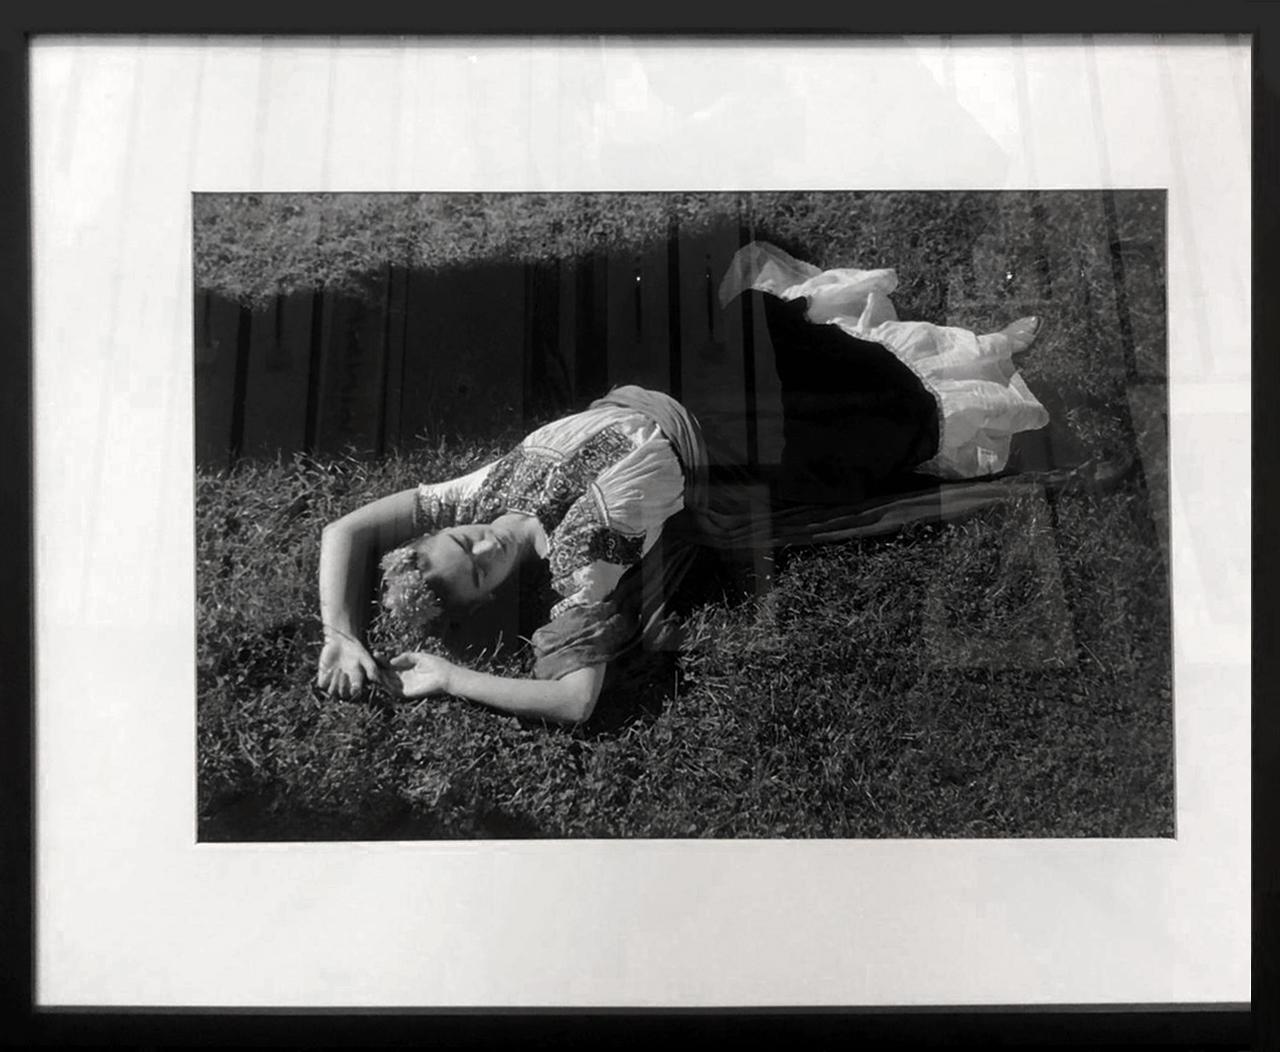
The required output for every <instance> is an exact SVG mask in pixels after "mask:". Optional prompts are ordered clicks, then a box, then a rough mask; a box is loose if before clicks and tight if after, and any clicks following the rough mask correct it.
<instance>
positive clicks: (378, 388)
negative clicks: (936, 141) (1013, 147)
mask: <svg viewBox="0 0 1280 1052" xmlns="http://www.w3.org/2000/svg"><path fill="white" fill-rule="evenodd" d="M192 207H193V228H192V236H193V261H194V283H195V299H194V303H195V316H194V319H193V325H194V354H195V363H194V370H195V371H194V378H195V433H194V440H195V463H196V479H195V484H196V495H195V496H196V500H195V547H196V605H197V609H196V632H197V638H196V657H197V668H196V671H197V714H196V719H197V734H196V760H197V765H198V772H197V776H198V794H197V803H198V809H199V813H198V838H199V840H201V841H206V842H212V841H221V842H236V841H328V840H423V839H428V840H444V839H460V838H461V839H512V838H545V839H560V838H620V837H625V838H1013V837H1036V838H1066V837H1102V838H1168V837H1172V836H1174V834H1175V826H1174V816H1175V784H1174V755H1173V743H1174V704H1175V701H1176V698H1175V697H1174V693H1173V689H1172V660H1171V643H1170V606H1171V596H1170V586H1169V580H1170V570H1169V530H1170V526H1169V492H1168V457H1169V450H1168V439H1167V433H1166V432H1167V373H1168V370H1167V366H1166V361H1167V348H1166V324H1167V322H1166V194H1165V192H1164V191H1163V190H1160V189H1151V190H1071V191H1065V190H1064V191H1026V192H1022V191H1009V190H1005V191H989V192H988V191H983V192H979V191H963V192H961V191H955V192H941V191H856V190H850V191H842V192H837V191H821V192H818V191H815V192H798V191H786V192H776V193H768V192H759V191H753V192H741V193H736V192H719V193H709V192H697V193H692V192H691V193H671V192H668V193H640V192H634V193H576V192H575V193H568V192H566V193H539V194H516V193H493V194H484V193H421V194H413V193H381V194H354V193H350V194H348V193H332V194H326V193H279V194H271V193H257V194H246V193H198V194H195V195H194V197H193V206H192Z"/></svg>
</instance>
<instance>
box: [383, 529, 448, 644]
mask: <svg viewBox="0 0 1280 1052" xmlns="http://www.w3.org/2000/svg"><path fill="white" fill-rule="evenodd" d="M380 565H381V567H382V595H383V603H384V606H385V607H386V609H387V611H388V612H389V613H390V614H391V615H392V616H393V617H395V618H396V619H397V620H399V621H402V622H404V623H406V624H409V625H413V626H414V627H416V628H425V627H426V626H427V625H429V624H430V623H431V622H432V621H435V620H436V619H437V618H438V617H440V615H441V614H442V613H444V601H443V599H442V598H441V596H440V593H439V592H438V591H436V589H435V587H434V586H433V585H432V584H431V583H430V582H429V581H428V580H427V575H426V573H425V572H424V571H423V570H422V568H421V567H420V566H419V565H418V553H417V552H416V551H414V549H413V548H411V547H404V548H394V549H392V550H391V551H389V552H387V554H386V555H384V556H383V557H382V562H381V564H380Z"/></svg>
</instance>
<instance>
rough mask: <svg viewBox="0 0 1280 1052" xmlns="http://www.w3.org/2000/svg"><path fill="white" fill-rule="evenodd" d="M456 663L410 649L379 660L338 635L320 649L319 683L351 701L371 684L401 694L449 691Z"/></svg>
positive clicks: (416, 695) (411, 695)
mask: <svg viewBox="0 0 1280 1052" xmlns="http://www.w3.org/2000/svg"><path fill="white" fill-rule="evenodd" d="M453 671H454V666H453V665H452V664H451V663H450V662H449V661H447V660H445V659H444V658H442V657H438V656H437V655H435V654H423V653H419V652H412V651H411V652H407V653H404V654H399V655H397V656H396V657H394V658H392V659H391V661H390V662H379V661H377V660H375V659H374V657H373V656H372V655H371V654H370V653H369V652H368V651H367V650H366V649H365V648H364V647H363V646H361V645H360V644H359V643H357V642H355V641H354V640H351V639H345V638H342V637H336V638H333V639H330V640H328V641H326V643H325V645H324V648H323V649H322V650H321V651H320V670H319V673H318V674H317V676H316V686H318V687H319V688H320V689H321V690H323V691H325V692H326V693H328V695H329V697H331V698H341V699H342V700H344V701H350V700H351V699H353V698H356V697H358V696H359V695H360V694H362V693H363V692H364V691H365V689H366V688H368V687H370V686H374V685H376V686H379V687H382V688H383V689H384V690H386V691H387V692H388V693H390V694H392V695H394V696H396V697H399V698H425V697H426V696H427V695H428V694H439V693H448V692H449V684H450V681H451V678H452V674H453Z"/></svg>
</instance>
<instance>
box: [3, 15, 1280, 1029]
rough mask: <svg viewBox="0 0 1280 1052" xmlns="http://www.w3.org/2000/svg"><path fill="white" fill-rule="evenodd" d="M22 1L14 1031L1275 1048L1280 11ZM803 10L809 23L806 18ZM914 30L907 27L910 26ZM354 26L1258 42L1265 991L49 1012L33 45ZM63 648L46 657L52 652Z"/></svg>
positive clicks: (1257, 984)
mask: <svg viewBox="0 0 1280 1052" xmlns="http://www.w3.org/2000/svg"><path fill="white" fill-rule="evenodd" d="M11 10H16V12H17V14H18V18H17V21H16V22H13V23H11V24H9V25H7V26H5V27H4V28H3V31H2V34H3V35H0V141H3V142H5V143H8V144H9V149H7V150H6V151H4V164H5V171H4V187H5V190H6V193H5V194H4V195H3V199H2V200H3V205H2V206H0V217H3V220H4V225H3V230H4V232H5V237H3V238H0V260H3V272H4V274H5V277H6V278H7V281H6V290H7V291H6V294H5V295H4V296H3V297H2V298H0V318H2V319H3V321H4V323H5V325H4V331H5V332H6V333H7V334H9V347H10V353H9V355H8V364H9V368H8V370H7V381H6V383H5V384H3V385H0V399H2V400H3V402H2V404H0V421H2V423H0V426H2V427H3V429H4V430H3V432H0V448H4V449H6V450H8V451H9V454H8V456H7V457H6V458H5V467H4V470H3V471H2V472H0V487H2V488H0V497H3V498H4V501H5V505H6V506H7V507H8V508H10V509H11V511H10V514H9V516H8V517H7V520H8V521H7V523H6V525H7V527H8V532H9V538H8V539H9V544H7V545H6V546H5V548H4V551H3V556H0V567H2V568H3V577H2V578H0V580H2V581H3V582H4V584H5V585H6V586H7V589H6V590H7V593H8V594H9V595H10V596H13V595H15V594H16V595H18V596H22V597H24V599H25V601H23V602H15V601H11V602H9V603H7V604H5V607H4V609H3V612H2V613H0V627H2V630H3V637H2V638H3V648H2V649H0V662H2V664H0V682H3V684H4V700H5V702H6V706H5V707H6V715H7V717H8V719H7V721H6V722H7V723H8V727H9V733H7V734H5V735H3V736H0V748H2V749H3V753H0V768H2V769H3V779H4V789H5V793H4V798H3V799H4V801H5V808H4V820H3V822H2V823H0V828H2V829H3V835H4V840H3V842H2V843H3V849H2V850H0V864H2V865H3V887H4V889H5V892H6V897H7V900H8V901H7V902H6V903H5V908H4V909H3V911H0V945H3V946H4V947H5V953H6V957H7V960H6V967H5V968H4V970H3V971H4V974H5V976H6V980H5V983H4V991H5V993H4V1002H5V1004H4V1009H5V1013H6V1015H7V1016H8V1017H9V1020H10V1023H9V1025H8V1029H9V1030H10V1033H11V1034H13V1036H15V1037H17V1038H19V1040H23V1041H26V1042H28V1043H33V1044H41V1045H44V1044H54V1045H56V1044H62V1043H68V1042H73V1041H74V1042H77V1043H79V1042H84V1041H88V1042H90V1043H112V1044H118V1043H128V1044H167V1043H171V1042H184V1043H185V1042H190V1043H208V1042H209V1041H210V1040H213V1041H216V1042H219V1043H222V1042H225V1043H228V1044H242V1043H248V1042H249V1041H250V1040H253V1041H255V1042H259V1043H266V1044H298V1043H303V1044H309V1043H312V1042H316V1043H319V1042H320V1041H323V1042H325V1043H330V1042H335V1041H336V1042H339V1043H345V1042H346V1041H351V1042H352V1043H356V1042H360V1043H364V1042H368V1041H370V1040H371V1039H372V1038H375V1036H382V1037H385V1038H388V1039H390V1040H392V1041H399V1040H419V1039H423V1038H427V1037H431V1038H435V1039H437V1040H449V1041H451V1042H459V1043H465V1044H471V1043H472V1042H473V1041H474V1042H475V1043H476V1044H477V1045H482V1044H487V1043H490V1042H496V1041H499V1040H517V1039H518V1040H522V1041H529V1040H532V1039H535V1038H537V1039H542V1040H547V1039H551V1038H552V1037H553V1036H555V1037H560V1036H568V1037H571V1038H579V1037H583V1036H588V1035H589V1036H591V1037H593V1038H595V1037H598V1036H601V1035H603V1034H606V1033H612V1034H622V1033H626V1034H627V1035H628V1036H633V1035H634V1036H637V1037H639V1038H640V1039H642V1040H643V1039H644V1038H646V1037H665V1036H668V1035H669V1034H671V1033H673V1032H675V1031H683V1032H685V1033H688V1034H690V1035H691V1036H699V1037H703V1038H721V1037H736V1036H740V1035H746V1034H750V1035H751V1036H755V1037H763V1038H765V1039H766V1040H768V1039H769V1038H777V1037H788V1038H791V1039H800V1040H804V1039H810V1040H822V1041H824V1042H825V1041H831V1040H835V1039H837V1038H838V1039H846V1040H847V1039H850V1038H854V1037H857V1038H859V1039H861V1040H870V1041H874V1042H876V1043H895V1044H925V1045H928V1044H941V1043H951V1042H953V1041H955V1040H957V1039H958V1040H965V1041H973V1042H975V1043H977V1042H982V1043H983V1044H993V1043H997V1042H998V1043H1002V1044H1006V1045H1014V1046H1022V1047H1026V1046H1032V1045H1048V1044H1053V1045H1054V1046H1059V1047H1060V1046H1063V1045H1066V1046H1069V1047H1070V1046H1075V1047H1099V1046H1100V1045H1109V1046H1123V1047H1129V1046H1132V1045H1142V1046H1145V1047H1151V1046H1160V1047H1171V1048H1173V1047H1178V1048H1240V1047H1245V1045H1246V1044H1248V1043H1250V1041H1252V1043H1253V1045H1254V1047H1259V1048H1265V1047H1276V1043H1277V1042H1278V1041H1280V1026H1278V1024H1277V1021H1276V1016H1275V1003H1276V996H1275V991H1277V990H1280V961H1278V958H1277V951H1276V931H1277V914H1278V913H1280V878H1278V877H1277V874H1278V873H1280V866H1277V864H1276V848H1275V845H1274V839H1273V838H1272V837H1268V836H1267V835H1266V832H1267V831H1268V830H1269V829H1272V828H1274V827H1275V817H1276V813H1277V808H1276V800H1277V775H1276V772H1277V769H1280V726H1277V723H1278V720H1277V715H1276V706H1275V705H1274V703H1273V698H1274V687H1273V686H1272V684H1274V683H1275V682H1276V676H1275V675H1274V674H1273V673H1274V672H1275V669H1274V663H1275V660H1276V659H1275V657H1274V656H1272V651H1273V649H1274V648H1271V647H1269V646H1268V645H1267V644H1268V642H1269V641H1270V640H1271V639H1272V638H1274V636H1275V631H1274V629H1275V624H1276V608H1275V607H1276V604H1275V600H1274V598H1272V596H1273V595H1274V589H1273V588H1269V587H1268V585H1269V584H1270V583H1271V582H1272V581H1274V579H1275V569H1276V565H1275V563H1276V555H1275V549H1274V545H1269V544H1267V543H1266V540H1267V539H1268V538H1269V537H1270V536H1271V534H1272V532H1273V531H1272V529H1271V528H1270V527H1271V526H1272V525H1273V524H1274V522H1275V508H1274V493H1275V485H1274V475H1275V463H1274V454H1273V453H1272V451H1273V450H1274V449H1276V448H1277V443H1276V439H1277V435H1276V434H1275V429H1276V427H1277V424H1276V415H1275V414H1274V413H1273V412H1269V411H1268V410H1269V409H1270V406H1269V401H1268V400H1267V399H1266V395H1267V394H1268V393H1270V392H1273V391H1275V390H1276V389H1277V377H1276V372H1275V370H1276V364H1275V356H1274V355H1271V354H1268V353H1265V352H1264V351H1263V349H1265V348H1269V347H1272V346H1274V345H1275V340H1276V333H1277V318H1276V313H1277V310H1280V308H1278V307H1277V306H1276V305H1275V301H1274V299H1273V298H1272V297H1270V296H1268V295H1267V294H1266V293H1267V290H1269V289H1271V288H1274V287H1275V285H1276V281H1275V279H1276V277H1277V255H1278V254H1280V247H1278V246H1277V238H1276V236H1275V235H1276V229H1275V228H1276V226H1277V224H1278V223H1280V219H1277V216H1278V215H1280V212H1278V211H1277V209H1276V202H1275V194H1274V191H1275V185H1276V182H1277V175H1278V174H1280V108H1278V107H1277V105H1276V102H1277V92H1280V12H1277V11H1276V10H1275V9H1274V8H1271V7H1269V5H1265V4H1255V3H1223V4H1219V5H1215V7H1214V8H1213V9H1212V10H1211V11H1200V12H1196V13H1194V14H1191V13H1187V12H1185V11H1179V12H1174V11H1167V10H1160V11H1158V12H1157V11H1150V12H1147V11H1143V10H1141V9H1137V8H1127V9H1121V10H1116V9H1114V7H1110V8H1109V7H1107V6H1105V5H1100V4H1093V5H1073V6H1072V8H1071V9H1070V10H1065V9H1064V10H1061V11H1049V12H1045V11H1036V12H1034V13H1032V12H1030V11H1028V10H1024V11H1022V12H1020V13H1019V14H1016V15H1011V13H1010V12H1008V11H1004V10H996V9H994V8H993V7H991V6H986V7H980V8H978V9H974V8H972V7H966V8H964V9H955V10H952V11H950V12H949V13H942V12H934V13H933V14H932V15H929V16H922V17H919V18H918V20H917V18H916V17H915V16H913V15H912V14H911V13H908V12H902V11H889V12H873V13H869V12H867V11H865V10H859V11H855V10H853V9H848V8H847V9H845V10H843V11H842V12H841V13H839V14H833V15H830V16H827V17H825V18H824V17H820V16H809V17H810V18H811V21H809V22H807V24H806V23H805V22H804V21H790V20H788V21H789V24H782V25H780V24H778V23H779V21H780V20H779V18H778V16H776V15H767V14H754V15H752V14H748V13H746V12H735V13H734V14H733V15H731V16H729V17H728V18H727V19H726V18H725V16H723V15H708V14H706V13H701V12H698V11H696V10H691V9H689V8H687V7H686V8H683V9H681V10H680V11H677V12H663V13H657V12H647V13H643V14H642V13H640V12H639V11H625V12H618V13H617V14H616V15H614V16H609V15H606V14H605V13H604V12H603V11H594V12H592V13H591V14H590V15H587V16H586V17H585V18H584V17H583V15H582V14H581V13H575V14H574V15H565V14H548V13H547V12H545V11H539V12H538V13H537V14H536V15H535V14H532V13H530V14H517V13H508V12H504V13H500V14H498V15H496V16H495V17H493V18H492V19H491V20H488V21H486V22H481V21H480V18H481V16H478V15H477V14H476V13H475V12H474V11H473V10H470V9H455V10H453V11H449V12H434V11H433V12H431V13H430V14H426V13H423V14H420V15H417V16H414V15H410V14H407V13H405V12H403V11H397V12H394V13H393V12H390V11H376V10H371V9H370V8H368V7H367V6H365V7H363V8H360V9H358V10H357V9H348V10H346V11H345V12H336V11H324V12H317V11H316V10H314V9H307V10H306V11H305V12H304V11H301V10H299V9H297V8H293V9H291V10H287V11H285V10H281V9H278V8H273V9H266V10H264V9H262V8H260V7H252V6H249V5H244V6H243V7H240V8H236V7H230V6H224V7H221V8H216V9H214V8H210V9H201V10H198V11H192V12H190V13H183V14H178V13H177V12H176V11H171V12H167V13H165V14H163V15H158V14H157V13H156V12H153V11H141V10H139V9H138V7H136V6H131V7H125V8H123V9H121V8H119V7H114V8H110V9H98V10H69V9H67V8H50V7H44V8H35V7H34V5H32V6H31V7H30V8H29V9H26V10H24V9H23V8H18V9H11ZM799 17H800V18H803V17H804V16H803V15H801V16H799ZM905 22H910V23H911V25H910V26H909V28H908V27H904V24H903V23H905ZM300 30H301V31H302V32H306V33H310V34H320V35H340V34H347V33H369V32H384V33H393V34H396V33H409V32H413V33H420V32H426V33H444V34H449V33H459V32H466V33H476V32H482V33H502V32H517V33H523V32H538V33H545V32H550V33H585V34H593V33H596V32H610V33H615V32H620V33H633V34H634V33H639V32H643V33H654V34H656V35H668V34H685V33H708V32H724V31H728V32H732V33H741V32H746V33H755V34H776V33H783V34H794V35H800V34H805V33H836V34H843V33H859V34H867V33H870V34H886V35H887V34H898V33H902V32H904V30H905V31H909V32H929V33H932V34H952V33H955V34H971V33H976V34H985V33H990V32H1000V33H1004V34H1007V33H1009V32H1028V33H1031V32H1034V33H1054V32H1072V33H1079V32H1093V33H1100V34H1101V33H1126V32H1144V33H1145V32H1152V31H1155V32H1163V33H1185V32H1218V33H1222V32H1227V33H1241V34H1251V35H1252V37H1253V55H1254V68H1255V80H1254V118H1253V129H1254V162H1253V164H1254V186H1253V195H1254V199H1253V205H1254V210H1253V229H1254V260H1255V264H1254V289H1255V295H1254V297H1253V323H1254V329H1253V340H1254V356H1253V361H1254V369H1255V372H1254V378H1253V399H1254V410H1255V411H1254V416H1253V428H1254V450H1255V453H1254V483H1255V496H1254V503H1253V534H1254V537H1255V540H1256V541H1257V542H1258V543H1256V544H1255V548H1254V552H1255V555H1254V558H1255V593H1254V594H1255V599H1254V632H1255V638H1256V639H1258V640H1260V641H1261V642H1262V646H1261V647H1257V648H1255V654H1254V670H1253V676H1254V698H1253V758H1252V759H1253V774H1254V780H1253V824H1254V852H1253V867H1254V868H1253V873H1254V881H1253V889H1254V890H1253V895H1254V921H1253V923H1254V969H1253V984H1254V1000H1253V1004H1252V1006H1251V1007H1250V1006H1242V1005H1204V1004H1201V1005H1180V1006H1173V1005H1159V1006H1150V1005H1147V1006H1137V1005H1135V1006H1125V1007H1123V1008H1114V1007H1113V1008H1108V1009H1105V1010H1104V1009H1099V1008H1098V1007H1097V1006H1092V1007H1091V1006H1075V1007H1072V1008H1069V1009H1059V1008H1056V1007H1055V1008H1054V1009H1053V1010H1051V1011H1043V1010H1039V1009H1036V1008H1035V1007H1032V1006H1005V1007H1002V1008H994V1009H993V1008H986V1009H982V1010H973V1011H964V1010H957V1009H954V1008H946V1009H937V1010H933V1009H903V1010H900V1011H897V1010H893V1011H875V1012H870V1011H865V1010H862V1011H860V1010H857V1009H854V1008H850V1007H843V1008H842V1007H839V1006H832V1007H830V1008H823V1009H812V1010H804V1011H797V1012H777V1011H774V1012H771V1011H769V1010H768V1008H767V1006H760V1008H759V1009H758V1010H735V1011H726V1012H716V1011H713V1010H707V1011H701V1010H699V1011H695V1012H680V1013H671V1012H661V1011H654V1012H647V1013H646V1012H625V1013H622V1014H618V1013H593V1012H585V1011H567V1012H563V1013H560V1012H554V1013H547V1012H541V1013H531V1014H526V1013H520V1012H518V1011H513V1012H509V1013H488V1012H476V1013H470V1012H460V1013H459V1012H454V1013H424V1014H404V1013H369V1014H362V1013H343V1012H339V1013H333V1012H322V1013H318V1014H315V1015H307V1016H303V1017H297V1016H295V1015H294V1014H292V1013H234V1012H230V1013H228V1012H218V1011H206V1010H202V1009H201V1008H199V1007H198V1006H193V1007H192V1009H191V1010H189V1011H186V1012H182V1013H160V1012H149V1011H147V1009H146V1008H145V1006H139V1007H138V1009H136V1010H134V1011H129V1012H98V1011H39V1012H37V1011H34V1010H33V1008H32V1004H33V992H34V991H33V978H32V977H33V968H32V961H33V953H32V939H33V932H34V926H33V905H34V901H35V894H36V890H37V880H38V876H37V875H36V874H35V873H34V872H33V870H32V867H31V859H32V857H33V852H32V846H33V843H34V835H35V831H34V819H33V815H34V793H35V785H36V772H35V770H34V765H33V759H32V751H31V750H32V743H33V735H34V727H35V719H36V715H35V705H34V692H35V680H36V667H35V662H34V659H33V651H32V647H33V642H34V637H33V632H34V626H33V617H32V613H31V602H32V600H33V599H34V597H35V582H34V580H33V558H32V550H33V548H32V528H33V526H34V523H33V520H32V514H31V499H30V498H31V487H32V455H33V432H34V426H33V425H34V421H33V419H32V408H31V399H30V382H31V374H32V357H31V331H32V323H31V297H30V291H29V290H30V277H31V238H30V232H29V225H30V223H29V221H30V206H29V189H30V178H29V169H28V163H27V149H26V147H27V143H28V136H29V129H28V127H27V125H28V116H27V84H26V76H27V45H28V42H29V40H30V37H31V36H32V35H33V34H40V33H67V32H76V33H133V32H142V31H145V32H162V33H165V32H182V33H192V32H206V31H208V32H215V33H224V32H244V31H250V32H255V33H277V32H290V33H296V32H299V31H300ZM45 659H46V660H47V659H48V656H45Z"/></svg>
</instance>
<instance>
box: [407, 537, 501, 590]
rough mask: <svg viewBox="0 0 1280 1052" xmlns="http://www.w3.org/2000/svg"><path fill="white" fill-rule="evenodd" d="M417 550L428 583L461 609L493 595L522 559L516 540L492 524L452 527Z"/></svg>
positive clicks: (423, 539) (424, 542) (429, 539)
mask: <svg viewBox="0 0 1280 1052" xmlns="http://www.w3.org/2000/svg"><path fill="white" fill-rule="evenodd" d="M414 547H415V548H416V549H417V551H418V553H419V559H420V562H421V565H422V566H423V567H424V568H425V569H426V575H427V580H428V582H429V583H430V584H431V585H432V586H434V587H435V588H436V589H438V590H439V591H440V592H441V593H442V594H443V595H444V597H445V599H446V601H447V602H449V603H450V604H453V605H461V606H465V605H467V604H468V603H474V602H476V601H477V600H480V599H483V598H484V597H485V596H487V595H489V594H491V593H492V592H493V591H494V590H495V589H496V588H497V587H498V585H500V584H502V582H503V581H505V580H506V579H507V578H508V577H509V576H510V575H511V572H512V571H513V570H514V569H515V567H516V563H517V562H518V561H519V558H520V550H519V545H518V544H517V543H516V539H515V538H514V537H512V536H510V535H509V534H508V533H507V532H505V531H503V530H500V529H497V528H495V527H494V526H493V525H479V524H478V525H472V526H450V527H447V528H446V529H443V530H438V531H436V532H435V533H432V534H429V535H428V536H426V537H423V538H422V539H421V540H420V541H418V542H417V543H416V544H415V545H414Z"/></svg>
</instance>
